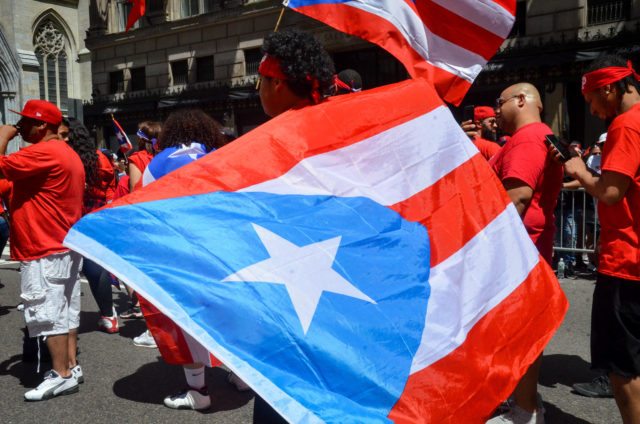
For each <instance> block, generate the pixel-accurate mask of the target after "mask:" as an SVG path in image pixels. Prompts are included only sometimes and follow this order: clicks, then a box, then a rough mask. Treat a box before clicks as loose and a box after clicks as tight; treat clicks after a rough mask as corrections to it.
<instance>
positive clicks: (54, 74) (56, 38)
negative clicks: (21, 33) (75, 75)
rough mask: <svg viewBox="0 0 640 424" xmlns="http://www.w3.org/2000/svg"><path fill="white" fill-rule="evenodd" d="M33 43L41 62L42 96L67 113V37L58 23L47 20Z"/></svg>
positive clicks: (40, 27)
mask: <svg viewBox="0 0 640 424" xmlns="http://www.w3.org/2000/svg"><path fill="white" fill-rule="evenodd" d="M33 44H34V45H35V52H36V57H37V58H38V62H39V63H40V69H39V79H40V98H41V99H44V100H47V101H50V102H51V103H55V104H56V105H57V106H58V108H60V110H61V111H62V113H63V114H66V112H67V110H68V106H67V103H68V99H69V91H68V87H67V60H68V57H67V52H66V45H67V41H66V38H65V36H64V34H63V33H62V31H61V30H60V28H59V27H58V26H57V25H55V24H54V23H53V22H52V21H48V20H47V21H45V22H43V23H42V24H41V25H40V26H39V27H38V29H37V30H36V36H35V40H34V43H33Z"/></svg>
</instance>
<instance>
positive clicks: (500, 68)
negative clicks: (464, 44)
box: [460, 0, 640, 145]
mask: <svg viewBox="0 0 640 424" xmlns="http://www.w3.org/2000/svg"><path fill="white" fill-rule="evenodd" d="M516 15H517V17H516V23H515V25H514V28H513V30H512V33H511V34H512V35H511V36H510V37H509V38H508V39H507V40H506V41H505V42H504V44H503V45H502V47H501V48H500V50H499V51H498V53H497V54H496V55H495V56H494V57H493V58H492V60H491V61H490V62H489V64H488V65H487V66H486V67H485V69H484V70H483V72H482V73H481V74H480V76H479V77H478V78H477V79H476V81H475V83H474V84H473V86H472V88H471V90H470V92H469V94H468V95H467V97H466V98H465V101H464V103H463V105H462V107H464V105H466V104H475V105H493V104H494V103H495V99H496V98H497V97H498V96H499V94H500V92H501V91H502V90H503V89H504V88H506V87H507V86H508V85H510V84H513V83H515V82H519V81H528V82H531V83H533V84H535V85H536V86H537V87H538V89H539V90H540V92H541V94H542V96H543V102H544V121H545V122H546V123H547V124H549V125H550V126H551V128H552V129H553V131H554V132H555V133H556V134H558V135H560V136H562V137H564V138H565V139H568V140H578V141H580V142H582V143H583V145H585V144H586V145H590V144H591V143H593V141H594V140H596V139H597V138H598V135H599V134H601V133H602V132H604V131H605V130H606V128H605V126H604V124H603V123H602V121H601V120H600V119H598V118H596V117H593V116H591V115H590V112H589V106H588V105H587V104H586V103H585V101H584V98H583V96H582V95H581V93H580V81H581V76H582V74H583V73H584V71H585V69H586V67H587V66H588V65H589V64H590V63H591V61H593V59H595V58H597V57H599V56H601V55H603V54H605V53H616V54H620V55H621V56H623V57H626V58H629V59H631V60H632V61H634V62H635V63H636V66H640V44H638V42H639V41H640V0H562V1H554V0H526V1H518V3H517V13H516ZM460 110H461V109H460Z"/></svg>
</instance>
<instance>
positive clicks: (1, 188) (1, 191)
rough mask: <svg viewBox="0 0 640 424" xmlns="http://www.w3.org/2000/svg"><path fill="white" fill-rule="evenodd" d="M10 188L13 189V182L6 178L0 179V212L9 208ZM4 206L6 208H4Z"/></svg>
mask: <svg viewBox="0 0 640 424" xmlns="http://www.w3.org/2000/svg"><path fill="white" fill-rule="evenodd" d="M11 190H13V184H12V183H11V181H8V180H6V179H4V178H3V179H1V180H0V199H2V203H0V214H2V213H4V212H5V211H8V209H9V201H10V199H11ZM5 206H6V208H5Z"/></svg>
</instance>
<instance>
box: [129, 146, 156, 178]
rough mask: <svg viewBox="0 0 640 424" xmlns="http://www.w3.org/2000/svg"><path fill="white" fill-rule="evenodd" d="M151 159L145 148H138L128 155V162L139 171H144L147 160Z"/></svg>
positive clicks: (151, 156) (147, 163)
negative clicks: (138, 149)
mask: <svg viewBox="0 0 640 424" xmlns="http://www.w3.org/2000/svg"><path fill="white" fill-rule="evenodd" d="M152 159H153V155H152V154H151V153H149V152H147V151H146V150H140V151H137V152H135V153H134V154H132V155H131V156H129V162H131V163H132V164H134V165H135V166H136V168H138V169H139V170H140V172H141V173H144V170H145V169H146V168H147V165H149V162H151V160H152Z"/></svg>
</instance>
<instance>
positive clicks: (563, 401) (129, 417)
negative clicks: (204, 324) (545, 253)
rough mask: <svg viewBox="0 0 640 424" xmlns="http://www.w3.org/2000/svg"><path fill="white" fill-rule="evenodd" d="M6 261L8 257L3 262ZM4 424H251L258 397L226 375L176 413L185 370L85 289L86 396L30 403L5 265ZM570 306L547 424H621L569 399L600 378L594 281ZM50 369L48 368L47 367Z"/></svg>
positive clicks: (581, 285) (592, 403)
mask: <svg viewBox="0 0 640 424" xmlns="http://www.w3.org/2000/svg"><path fill="white" fill-rule="evenodd" d="M4 257H5V258H6V256H4ZM0 282H1V283H0V323H1V324H0V325H1V326H2V334H3V337H2V339H1V340H2V343H0V423H41V422H51V423H86V422H91V423H110V424H111V423H124V422H129V423H175V422H178V421H184V422H187V423H199V422H207V423H229V424H234V423H251V422H252V412H253V394H252V392H248V393H246V392H245V393H239V392H237V391H236V390H235V389H234V388H233V387H232V386H231V385H229V384H228V383H227V382H226V381H225V377H226V371H225V370H224V369H222V368H216V369H212V370H211V369H210V370H207V377H206V378H207V384H208V386H209V389H210V392H211V395H212V399H213V405H212V408H211V410H209V411H206V412H204V413H200V412H193V411H174V410H170V409H167V408H165V407H164V406H163V405H162V399H163V398H164V397H165V396H166V395H168V394H172V393H175V392H177V391H178V390H180V389H181V388H182V387H183V385H184V376H183V373H182V371H181V368H180V367H178V366H172V365H168V364H166V363H164V362H163V361H162V359H161V358H160V355H159V353H158V351H157V350H156V349H145V348H138V347H134V346H133V344H132V341H131V339H132V338H133V337H135V336H137V335H138V334H140V333H141V332H142V331H143V329H144V325H143V322H142V321H140V320H126V321H121V330H120V333H119V334H114V335H109V334H105V333H101V332H99V331H97V330H96V322H97V320H98V318H99V316H98V315H99V314H98V312H97V306H96V304H95V302H94V300H93V297H92V296H91V292H90V290H89V287H88V285H87V284H83V285H82V291H83V297H82V306H83V309H82V315H81V327H80V340H79V343H78V344H79V349H80V355H79V356H78V359H79V361H80V363H81V365H82V367H83V370H84V374H85V379H86V382H85V383H84V384H83V385H81V387H80V392H79V393H77V394H74V395H71V396H63V397H60V398H55V399H52V400H49V401H45V402H36V403H27V402H24V400H23V394H24V392H25V391H27V390H29V389H30V388H32V387H35V386H36V385H37V384H38V383H39V382H40V380H41V377H40V376H37V375H36V374H35V364H34V363H23V362H22V361H21V355H22V338H23V333H22V328H23V327H24V320H23V317H22V314H21V313H20V312H18V311H17V310H16V305H17V304H18V303H19V273H18V265H17V264H15V263H10V262H6V261H0ZM561 284H562V287H563V289H564V290H565V292H566V294H567V297H568V298H569V302H570V308H569V311H568V313H567V316H566V318H565V320H564V322H563V324H562V326H561V327H560V329H559V330H558V332H557V333H556V334H555V336H554V338H553V339H552V341H551V342H550V344H549V345H548V347H547V349H546V350H545V353H544V357H543V363H542V373H541V378H540V384H539V391H540V393H541V394H542V396H543V399H544V405H545V408H546V411H547V413H546V422H547V423H548V424H556V423H558V424H561V423H562V424H582V423H598V424H600V423H602V424H609V423H613V424H617V423H621V422H622V421H621V419H620V417H619V414H618V410H617V408H616V406H615V402H614V400H613V399H589V398H585V397H581V396H578V395H576V394H573V393H571V385H572V384H573V383H575V382H582V381H589V380H590V379H592V378H593V377H595V376H597V374H595V373H594V372H592V371H591V370H590V369H589V319H590V318H589V315H590V310H591V294H592V291H593V280H588V279H564V280H562V281H561ZM114 299H115V301H116V308H119V309H121V310H122V309H123V308H125V307H126V295H125V294H124V293H123V292H119V291H117V290H114ZM43 366H44V367H45V369H46V366H47V364H43Z"/></svg>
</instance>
